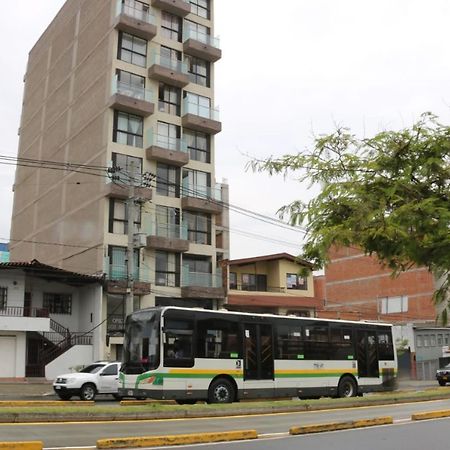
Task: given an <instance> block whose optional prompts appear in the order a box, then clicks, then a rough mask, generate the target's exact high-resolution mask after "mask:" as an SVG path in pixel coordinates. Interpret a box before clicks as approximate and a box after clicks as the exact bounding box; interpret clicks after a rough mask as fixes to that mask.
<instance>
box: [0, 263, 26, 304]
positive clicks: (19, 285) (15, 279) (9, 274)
mask: <svg viewBox="0 0 450 450" xmlns="http://www.w3.org/2000/svg"><path fill="white" fill-rule="evenodd" d="M24 280H25V276H24V274H23V272H22V271H21V270H2V271H0V287H5V288H8V293H7V306H19V307H23V302H24V294H25V288H24Z"/></svg>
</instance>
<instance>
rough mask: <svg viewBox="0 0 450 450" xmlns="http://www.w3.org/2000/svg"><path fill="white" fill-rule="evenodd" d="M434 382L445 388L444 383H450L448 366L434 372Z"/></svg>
mask: <svg viewBox="0 0 450 450" xmlns="http://www.w3.org/2000/svg"><path fill="white" fill-rule="evenodd" d="M436 380H438V383H439V384H440V385H441V386H445V385H446V383H448V382H450V364H447V365H446V366H445V367H444V368H442V369H438V370H437V371H436Z"/></svg>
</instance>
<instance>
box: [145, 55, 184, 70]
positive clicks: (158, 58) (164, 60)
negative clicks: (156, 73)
mask: <svg viewBox="0 0 450 450" xmlns="http://www.w3.org/2000/svg"><path fill="white" fill-rule="evenodd" d="M153 64H157V65H158V66H163V67H165V68H166V69H170V70H173V71H174V72H179V73H184V74H186V75H187V74H188V67H187V64H186V63H185V62H183V61H180V60H178V59H173V58H168V57H167V56H164V55H160V54H159V53H156V52H155V51H153V52H152V54H151V57H150V66H152V65H153Z"/></svg>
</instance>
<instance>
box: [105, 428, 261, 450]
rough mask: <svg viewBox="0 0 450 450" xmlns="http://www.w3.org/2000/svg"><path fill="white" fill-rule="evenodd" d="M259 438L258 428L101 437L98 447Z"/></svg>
mask: <svg viewBox="0 0 450 450" xmlns="http://www.w3.org/2000/svg"><path fill="white" fill-rule="evenodd" d="M257 438H258V433H257V432H256V430H242V431H223V432H218V433H194V434H175V435H169V436H144V437H132V438H114V439H100V440H98V441H97V448H132V447H162V446H166V445H189V444H200V443H207V442H224V441H239V440H244V439H257Z"/></svg>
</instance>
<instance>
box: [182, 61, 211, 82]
mask: <svg viewBox="0 0 450 450" xmlns="http://www.w3.org/2000/svg"><path fill="white" fill-rule="evenodd" d="M184 61H185V63H186V65H187V69H188V74H189V80H190V81H191V82H192V83H195V84H199V85H200V86H206V87H209V86H210V63H209V62H208V61H205V60H204V59H200V58H197V57H195V56H191V55H185V56H184Z"/></svg>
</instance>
